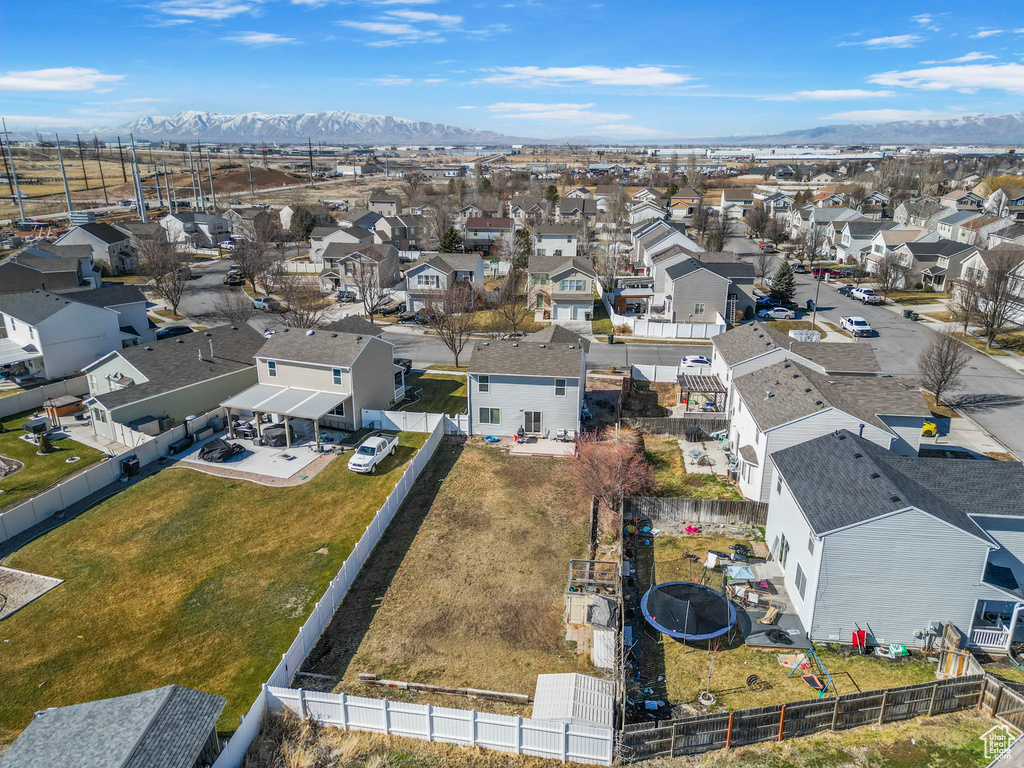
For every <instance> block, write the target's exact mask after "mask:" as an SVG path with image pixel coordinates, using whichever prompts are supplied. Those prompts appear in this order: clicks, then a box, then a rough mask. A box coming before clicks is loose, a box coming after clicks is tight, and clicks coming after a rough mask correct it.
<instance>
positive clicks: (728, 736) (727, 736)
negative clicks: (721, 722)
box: [725, 712, 733, 749]
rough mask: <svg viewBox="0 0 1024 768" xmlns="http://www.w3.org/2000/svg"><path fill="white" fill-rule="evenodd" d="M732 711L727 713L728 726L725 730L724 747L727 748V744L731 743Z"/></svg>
mask: <svg viewBox="0 0 1024 768" xmlns="http://www.w3.org/2000/svg"><path fill="white" fill-rule="evenodd" d="M732 714H733V713H732V712H730V713H729V727H728V729H727V730H726V732H725V748H726V749H728V748H729V744H731V743H732Z"/></svg>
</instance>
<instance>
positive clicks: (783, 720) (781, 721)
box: [776, 704, 786, 741]
mask: <svg viewBox="0 0 1024 768" xmlns="http://www.w3.org/2000/svg"><path fill="white" fill-rule="evenodd" d="M785 725H786V705H785V704H783V705H782V710H781V711H780V712H779V738H777V739H776V741H782V729H783V727H785Z"/></svg>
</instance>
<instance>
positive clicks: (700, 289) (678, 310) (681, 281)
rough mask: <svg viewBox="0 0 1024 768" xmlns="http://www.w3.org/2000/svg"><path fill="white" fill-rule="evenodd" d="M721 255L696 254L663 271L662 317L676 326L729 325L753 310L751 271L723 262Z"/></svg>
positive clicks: (745, 266) (733, 262)
mask: <svg viewBox="0 0 1024 768" xmlns="http://www.w3.org/2000/svg"><path fill="white" fill-rule="evenodd" d="M720 256H723V255H722V254H705V253H701V254H699V257H700V259H697V258H690V259H686V260H684V261H680V262H677V263H676V264H673V265H672V266H670V267H668V268H667V269H666V270H665V280H666V283H667V284H666V286H665V289H666V290H665V307H664V314H665V315H666V316H667V317H668V318H669V319H670V320H671V321H672V322H676V323H714V322H717V321H718V317H719V316H721V317H723V318H725V320H726V322H728V323H735V322H738V321H739V320H741V319H743V317H744V316H745V315H746V314H747V313H748V311H749V312H750V313H751V316H753V315H752V313H753V309H754V267H753V266H752V265H751V264H747V263H744V262H738V261H736V260H735V257H730V260H728V261H726V260H724V259H721V258H715V257H720Z"/></svg>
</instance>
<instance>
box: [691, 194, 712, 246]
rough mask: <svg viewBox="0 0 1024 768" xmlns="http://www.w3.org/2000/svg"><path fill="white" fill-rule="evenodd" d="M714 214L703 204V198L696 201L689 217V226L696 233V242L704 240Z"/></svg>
mask: <svg viewBox="0 0 1024 768" xmlns="http://www.w3.org/2000/svg"><path fill="white" fill-rule="evenodd" d="M714 214H715V212H714V211H713V210H711V208H710V207H708V206H707V205H706V204H705V203H704V199H703V198H701V199H700V200H698V201H697V205H695V206H694V207H693V213H692V214H691V215H690V226H691V227H692V228H693V231H694V232H696V233H697V239H698V240H701V241H703V240H704V235H706V234H707V231H708V227H710V226H711V219H712V217H713V216H714Z"/></svg>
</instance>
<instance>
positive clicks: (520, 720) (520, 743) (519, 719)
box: [516, 715, 523, 755]
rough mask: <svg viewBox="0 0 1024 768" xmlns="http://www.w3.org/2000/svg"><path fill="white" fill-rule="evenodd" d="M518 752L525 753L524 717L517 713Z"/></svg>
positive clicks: (519, 753)
mask: <svg viewBox="0 0 1024 768" xmlns="http://www.w3.org/2000/svg"><path fill="white" fill-rule="evenodd" d="M516 754H517V755H521V754H523V718H522V717H521V716H519V715H516Z"/></svg>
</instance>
